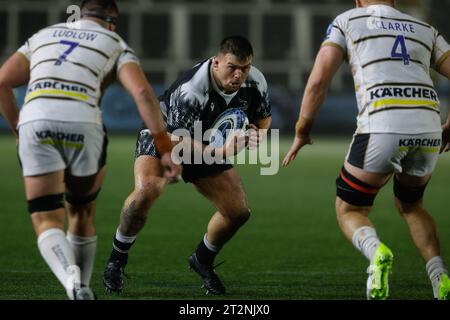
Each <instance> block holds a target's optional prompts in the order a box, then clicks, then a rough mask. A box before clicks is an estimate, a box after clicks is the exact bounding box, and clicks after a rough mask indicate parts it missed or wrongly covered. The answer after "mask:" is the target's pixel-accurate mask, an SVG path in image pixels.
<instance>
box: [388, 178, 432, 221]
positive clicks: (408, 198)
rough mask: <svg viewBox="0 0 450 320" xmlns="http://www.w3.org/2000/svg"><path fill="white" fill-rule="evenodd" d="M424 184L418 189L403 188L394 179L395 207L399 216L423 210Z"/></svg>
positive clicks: (403, 186)
mask: <svg viewBox="0 0 450 320" xmlns="http://www.w3.org/2000/svg"><path fill="white" fill-rule="evenodd" d="M426 186H427V185H426V184H425V185H423V186H420V187H410V186H405V185H402V184H401V183H400V181H399V180H398V179H397V177H394V195H395V206H396V207H397V210H398V212H399V213H400V214H401V215H404V214H408V213H412V212H417V211H418V210H420V209H422V208H423V201H422V199H423V194H424V193H425V188H426Z"/></svg>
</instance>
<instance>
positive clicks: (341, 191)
mask: <svg viewBox="0 0 450 320" xmlns="http://www.w3.org/2000/svg"><path fill="white" fill-rule="evenodd" d="M379 190H380V188H376V187H373V186H371V185H369V184H367V183H364V182H362V181H361V180H359V179H357V178H355V177H354V176H353V175H351V174H350V173H349V172H348V171H347V170H345V168H344V167H342V169H341V172H340V174H339V177H338V178H337V179H336V195H337V196H338V197H339V198H341V199H342V200H344V201H345V202H347V203H349V204H352V205H354V206H364V207H371V206H372V205H373V202H374V200H375V197H376V196H377V194H378V191H379Z"/></svg>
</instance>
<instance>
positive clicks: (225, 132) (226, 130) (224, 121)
mask: <svg viewBox="0 0 450 320" xmlns="http://www.w3.org/2000/svg"><path fill="white" fill-rule="evenodd" d="M248 124H249V122H248V118H247V115H246V114H245V112H244V111H243V110H242V109H239V108H233V109H228V110H225V111H224V112H222V113H221V114H220V115H219V116H218V117H217V119H216V121H214V123H213V125H212V126H211V128H210V135H209V137H208V140H209V145H210V146H213V147H215V148H219V147H221V146H223V145H224V144H225V142H226V141H227V139H228V137H229V136H230V134H231V133H232V132H233V131H235V130H245V129H246V128H247V126H248Z"/></svg>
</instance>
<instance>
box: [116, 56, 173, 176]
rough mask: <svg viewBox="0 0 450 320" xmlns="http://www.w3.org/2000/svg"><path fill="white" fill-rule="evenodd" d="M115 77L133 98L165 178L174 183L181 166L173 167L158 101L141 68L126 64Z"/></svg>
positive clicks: (171, 146)
mask: <svg viewBox="0 0 450 320" xmlns="http://www.w3.org/2000/svg"><path fill="white" fill-rule="evenodd" d="M117 77H118V79H119V81H120V83H121V84H122V85H123V86H124V88H125V89H126V90H127V91H128V92H129V93H130V95H131V96H132V97H133V99H134V101H135V102H136V105H137V108H138V111H139V113H140V115H141V117H142V120H144V123H145V125H146V126H147V128H149V129H150V132H151V133H152V136H153V139H154V141H155V145H156V149H157V150H158V152H159V154H160V155H161V161H162V164H163V166H164V168H165V173H164V175H165V177H166V178H167V179H168V180H169V181H170V182H173V181H176V180H177V179H179V176H180V175H181V166H179V165H175V164H174V163H173V161H172V159H171V151H172V148H173V144H172V141H171V140H170V137H169V135H168V134H167V130H166V124H165V122H164V119H163V117H162V113H161V109H160V106H159V101H158V99H157V98H156V95H155V93H154V91H153V88H152V87H151V85H150V83H149V82H148V81H147V78H146V77H145V74H144V72H143V70H142V68H141V67H140V66H139V65H138V64H136V63H127V64H125V65H123V66H122V67H121V68H120V69H119V71H118V73H117Z"/></svg>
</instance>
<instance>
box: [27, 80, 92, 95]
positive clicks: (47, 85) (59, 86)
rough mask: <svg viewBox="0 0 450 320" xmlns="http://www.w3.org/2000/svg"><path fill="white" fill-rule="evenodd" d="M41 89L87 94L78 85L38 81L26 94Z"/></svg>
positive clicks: (83, 88) (86, 91)
mask: <svg viewBox="0 0 450 320" xmlns="http://www.w3.org/2000/svg"><path fill="white" fill-rule="evenodd" d="M41 89H55V90H62V91H71V92H78V93H88V90H87V89H86V88H85V87H83V86H79V85H75V84H65V83H62V82H59V81H48V80H47V81H40V82H36V83H35V84H33V85H32V86H31V87H29V88H28V93H31V92H34V91H36V90H41Z"/></svg>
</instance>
